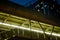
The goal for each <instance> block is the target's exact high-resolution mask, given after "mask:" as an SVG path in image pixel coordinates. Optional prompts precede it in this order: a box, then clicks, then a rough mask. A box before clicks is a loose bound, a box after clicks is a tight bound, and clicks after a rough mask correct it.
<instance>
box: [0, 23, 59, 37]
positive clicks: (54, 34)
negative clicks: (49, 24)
mask: <svg viewBox="0 0 60 40" xmlns="http://www.w3.org/2000/svg"><path fill="white" fill-rule="evenodd" d="M0 24H1V25H6V26H11V27H13V28H18V29H23V30H28V31H33V32H37V33H44V32H43V31H41V30H35V29H30V28H25V27H22V26H15V25H11V24H7V23H2V22H0ZM45 33H46V34H48V35H51V32H45ZM52 35H53V36H58V37H60V34H56V33H52Z"/></svg>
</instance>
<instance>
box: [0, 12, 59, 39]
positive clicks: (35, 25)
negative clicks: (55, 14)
mask: <svg viewBox="0 0 60 40" xmlns="http://www.w3.org/2000/svg"><path fill="white" fill-rule="evenodd" d="M0 31H1V32H0V39H1V40H8V39H9V38H11V37H15V36H16V35H17V36H24V37H28V38H31V37H32V38H38V39H39V38H40V39H45V38H47V36H49V38H50V39H54V40H58V39H57V38H58V37H60V27H58V26H53V25H49V24H45V23H42V22H38V21H34V20H29V19H26V18H22V17H17V16H14V15H10V14H6V13H3V12H0ZM46 35H47V36H46ZM52 36H53V37H52Z"/></svg>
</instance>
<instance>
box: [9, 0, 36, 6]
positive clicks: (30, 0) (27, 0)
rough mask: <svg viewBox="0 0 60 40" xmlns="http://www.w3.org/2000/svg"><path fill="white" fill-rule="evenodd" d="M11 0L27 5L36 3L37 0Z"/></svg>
mask: <svg viewBox="0 0 60 40" xmlns="http://www.w3.org/2000/svg"><path fill="white" fill-rule="evenodd" d="M10 1H12V2H14V3H16V4H19V5H22V6H26V7H27V6H29V5H31V4H33V3H35V2H36V1H37V0H10ZM29 2H31V3H29Z"/></svg>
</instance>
